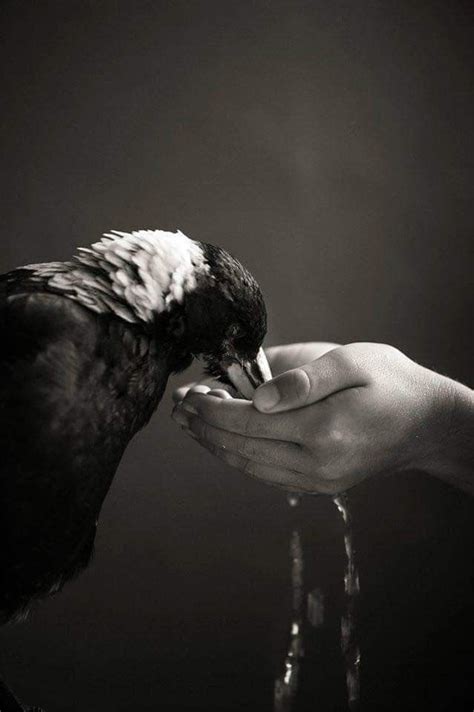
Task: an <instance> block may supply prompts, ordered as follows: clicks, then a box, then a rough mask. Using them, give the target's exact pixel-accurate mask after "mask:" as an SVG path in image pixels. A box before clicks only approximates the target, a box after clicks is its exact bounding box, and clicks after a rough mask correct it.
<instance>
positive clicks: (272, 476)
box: [198, 441, 332, 494]
mask: <svg viewBox="0 0 474 712" xmlns="http://www.w3.org/2000/svg"><path fill="white" fill-rule="evenodd" d="M198 442H199V444H200V445H202V446H203V447H204V448H206V450H209V452H211V453H212V454H213V455H214V456H215V457H217V458H218V459H219V460H222V462H225V463H226V464H227V465H229V466H230V467H233V468H235V469H237V470H240V471H241V472H243V473H244V474H246V475H249V476H250V477H252V478H254V479H257V480H260V481H261V482H264V483H265V484H267V485H271V486H273V487H279V488H282V489H285V490H289V491H291V492H301V493H308V494H332V492H328V491H327V487H326V486H325V483H321V484H320V483H319V481H316V480H314V481H313V479H312V478H311V479H310V478H309V476H308V475H304V474H301V473H300V472H295V471H293V470H291V469H286V468H279V467H274V466H273V465H267V464H264V463H260V462H255V461H253V460H248V459H247V458H245V457H243V456H242V455H237V454H236V453H233V452H229V451H228V450H224V449H222V448H218V447H216V446H215V445H212V444H210V443H206V442H205V441H202V442H201V441H198Z"/></svg>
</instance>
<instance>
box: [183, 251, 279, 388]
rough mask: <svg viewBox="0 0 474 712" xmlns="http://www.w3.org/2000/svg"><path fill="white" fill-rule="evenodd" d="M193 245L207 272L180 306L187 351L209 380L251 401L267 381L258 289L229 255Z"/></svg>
mask: <svg viewBox="0 0 474 712" xmlns="http://www.w3.org/2000/svg"><path fill="white" fill-rule="evenodd" d="M197 244H199V246H200V248H201V250H202V252H203V256H204V264H205V265H206V266H207V269H206V270H203V271H201V272H200V273H198V274H197V276H196V279H195V283H194V286H193V288H192V289H190V290H189V291H188V292H187V293H186V294H185V297H184V300H183V311H182V314H183V318H184V325H183V326H184V334H185V339H186V343H187V345H188V349H189V351H190V352H191V353H192V354H193V355H195V356H198V357H199V358H201V359H202V360H203V361H204V362H205V364H206V372H207V373H208V374H210V375H211V376H214V377H217V378H219V379H220V380H222V381H223V382H225V383H228V384H231V385H232V386H234V388H235V389H236V390H237V391H238V393H240V394H241V395H242V396H244V397H245V398H251V397H252V394H253V391H254V390H255V388H257V387H258V386H259V385H260V384H262V383H263V382H264V381H266V380H268V379H269V378H271V374H270V369H269V366H268V362H267V360H266V357H265V354H264V351H263V349H262V342H263V339H264V337H265V334H266V331H267V314H266V309H265V302H264V300H263V296H262V293H261V291H260V287H259V286H258V284H257V282H256V281H255V279H254V278H253V277H252V275H251V274H250V273H249V272H248V271H247V270H246V269H245V267H243V266H242V265H241V264H240V262H238V261H237V260H236V259H235V258H234V257H233V256H232V255H230V254H229V253H228V252H226V251H225V250H223V249H221V248H219V247H214V246H213V245H209V244H206V243H197Z"/></svg>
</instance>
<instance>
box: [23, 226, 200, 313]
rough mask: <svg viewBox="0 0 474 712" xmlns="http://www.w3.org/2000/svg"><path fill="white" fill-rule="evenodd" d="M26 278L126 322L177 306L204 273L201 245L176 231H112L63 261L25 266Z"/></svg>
mask: <svg viewBox="0 0 474 712" xmlns="http://www.w3.org/2000/svg"><path fill="white" fill-rule="evenodd" d="M23 269H25V270H28V271H30V272H31V275H30V280H31V281H33V282H34V281H35V280H36V281H38V282H41V283H45V282H46V284H47V285H48V287H49V288H50V289H52V290H57V291H59V292H61V293H63V294H65V295H67V296H68V297H69V298H70V299H73V300H74V301H76V302H79V304H82V305H83V306H85V307H87V308H88V309H91V310H92V311H95V312H97V313H99V314H100V313H105V312H112V313H114V314H116V315H117V316H118V317H120V318H121V319H123V320H125V321H128V322H130V323H138V322H147V323H149V322H151V321H152V320H153V318H154V315H156V314H160V313H162V312H163V311H166V310H167V309H169V308H170V307H171V306H172V305H173V303H178V304H181V303H182V301H183V299H184V296H185V294H186V293H187V292H189V291H191V290H193V289H194V288H195V287H196V280H197V279H198V277H199V276H200V275H205V274H209V271H210V268H209V265H208V264H207V262H206V259H205V255H204V253H203V250H202V248H201V246H200V245H199V244H198V243H197V242H195V241H194V240H190V239H189V238H188V237H186V235H184V234H183V233H182V232H180V231H179V230H178V231H177V232H176V233H173V232H166V231H164V230H136V231H134V232H131V233H127V232H119V231H118V230H114V231H112V232H110V233H106V234H105V235H104V237H103V238H102V239H101V240H99V242H95V243H94V244H93V245H91V247H79V248H78V254H77V255H76V256H75V257H74V258H73V259H72V260H71V261H69V262H47V263H44V264H32V265H26V266H25V267H23Z"/></svg>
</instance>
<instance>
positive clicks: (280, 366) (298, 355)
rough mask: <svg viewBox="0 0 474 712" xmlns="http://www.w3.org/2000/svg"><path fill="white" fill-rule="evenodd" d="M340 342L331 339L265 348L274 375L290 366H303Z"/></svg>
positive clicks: (334, 347)
mask: <svg viewBox="0 0 474 712" xmlns="http://www.w3.org/2000/svg"><path fill="white" fill-rule="evenodd" d="M338 346H340V344H334V343H331V342H329V341H306V342H302V343H295V344H282V345H280V346H270V347H269V348H267V349H265V353H266V355H267V358H268V361H269V363H270V366H271V369H272V373H273V374H274V376H279V375H280V374H282V373H284V372H285V371H288V369H289V368H297V367H299V366H303V365H304V364H306V363H310V361H314V360H315V359H317V358H319V357H320V356H322V355H323V354H325V353H326V352H327V351H331V350H332V349H336V348H337V347H338Z"/></svg>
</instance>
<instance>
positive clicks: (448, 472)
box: [426, 376, 474, 495]
mask: <svg viewBox="0 0 474 712" xmlns="http://www.w3.org/2000/svg"><path fill="white" fill-rule="evenodd" d="M440 379H442V383H441V388H443V389H446V390H445V392H446V393H447V397H446V401H445V404H444V405H443V412H442V417H441V423H442V428H441V429H440V431H439V438H438V442H436V443H434V447H433V450H432V454H431V457H430V458H429V459H428V461H427V467H426V470H427V471H429V472H430V473H431V474H433V475H435V476H436V477H439V478H440V479H442V480H444V481H445V482H447V483H449V484H452V485H454V486H455V487H458V488H459V489H462V490H464V491H465V492H468V493H469V494H471V495H474V391H473V390H471V389H470V388H468V387H467V386H463V385H461V384H460V383H457V382H456V381H452V380H451V379H448V378H444V377H442V376H440Z"/></svg>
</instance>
